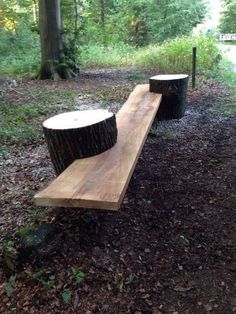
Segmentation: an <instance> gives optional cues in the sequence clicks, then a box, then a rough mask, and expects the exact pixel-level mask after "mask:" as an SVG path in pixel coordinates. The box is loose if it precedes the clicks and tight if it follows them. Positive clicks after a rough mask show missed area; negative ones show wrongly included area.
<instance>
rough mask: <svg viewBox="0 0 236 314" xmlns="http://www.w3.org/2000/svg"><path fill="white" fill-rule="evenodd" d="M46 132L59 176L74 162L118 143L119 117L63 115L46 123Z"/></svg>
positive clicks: (91, 113) (103, 113) (104, 113)
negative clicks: (117, 119) (117, 118)
mask: <svg viewBox="0 0 236 314" xmlns="http://www.w3.org/2000/svg"><path fill="white" fill-rule="evenodd" d="M43 131H44V135H45V138H46V141H47V144H48V149H49V153H50V157H51V160H52V163H53V166H54V169H55V172H56V174H57V175H59V174H60V173H61V172H62V171H64V170H65V169H66V168H67V167H68V166H69V165H70V164H71V163H72V162H73V161H74V160H76V159H80V158H85V157H90V156H94V155H97V154H100V153H102V152H104V151H106V150H107V149H109V148H111V147H112V146H113V145H114V144H115V143H116V140H117V128H116V117H115V115H114V114H113V113H110V112H108V111H107V110H85V111H74V112H67V113H63V114H59V115H57V116H54V117H52V118H50V119H48V120H46V121H45V122H44V123H43Z"/></svg>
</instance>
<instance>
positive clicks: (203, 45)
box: [156, 35, 221, 76]
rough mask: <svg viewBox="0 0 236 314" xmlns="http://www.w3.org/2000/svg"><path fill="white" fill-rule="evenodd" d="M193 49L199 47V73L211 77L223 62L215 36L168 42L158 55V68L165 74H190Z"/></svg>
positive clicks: (178, 39)
mask: <svg viewBox="0 0 236 314" xmlns="http://www.w3.org/2000/svg"><path fill="white" fill-rule="evenodd" d="M193 47H197V73H198V74H205V75H207V76H210V75H211V73H212V72H213V71H214V70H216V69H218V67H219V62H220V60H221V57H220V50H219V48H218V46H217V41H216V39H215V37H214V36H204V35H200V36H198V37H183V38H177V39H175V40H173V41H171V42H166V43H165V44H164V45H162V46H161V47H160V50H159V53H158V55H157V60H156V63H157V65H158V68H159V69H161V70H163V71H164V72H172V73H180V72H185V73H189V74H190V73H191V69H192V48H193Z"/></svg>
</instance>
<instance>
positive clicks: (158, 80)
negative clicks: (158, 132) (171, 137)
mask: <svg viewBox="0 0 236 314" xmlns="http://www.w3.org/2000/svg"><path fill="white" fill-rule="evenodd" d="M188 79H189V76H188V75H186V74H171V75H167V74H166V75H156V76H153V77H151V78H150V80H149V83H150V92H153V93H159V94H162V101H161V105H160V108H159V110H158V112H157V116H156V117H157V119H158V120H170V119H180V118H182V117H183V116H184V112H185V108H186V97H187V88H188Z"/></svg>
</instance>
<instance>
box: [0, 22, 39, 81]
mask: <svg viewBox="0 0 236 314" xmlns="http://www.w3.org/2000/svg"><path fill="white" fill-rule="evenodd" d="M39 62H40V48H39V38H38V36H36V35H34V34H33V33H32V32H31V31H30V30H28V29H27V28H22V29H21V30H20V32H17V33H13V32H10V31H7V30H5V29H1V30H0V73H1V74H8V75H12V74H20V75H23V74H32V73H35V72H36V71H37V69H38V66H39Z"/></svg>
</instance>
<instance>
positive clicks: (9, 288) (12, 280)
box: [5, 276, 16, 295]
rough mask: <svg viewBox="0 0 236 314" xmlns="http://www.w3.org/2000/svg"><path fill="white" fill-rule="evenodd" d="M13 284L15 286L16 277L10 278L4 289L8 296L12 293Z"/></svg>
mask: <svg viewBox="0 0 236 314" xmlns="http://www.w3.org/2000/svg"><path fill="white" fill-rule="evenodd" d="M15 284H16V276H11V277H10V278H9V280H8V283H7V285H6V287H5V291H6V293H7V294H8V295H10V294H11V293H12V292H13V290H14V287H15Z"/></svg>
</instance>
